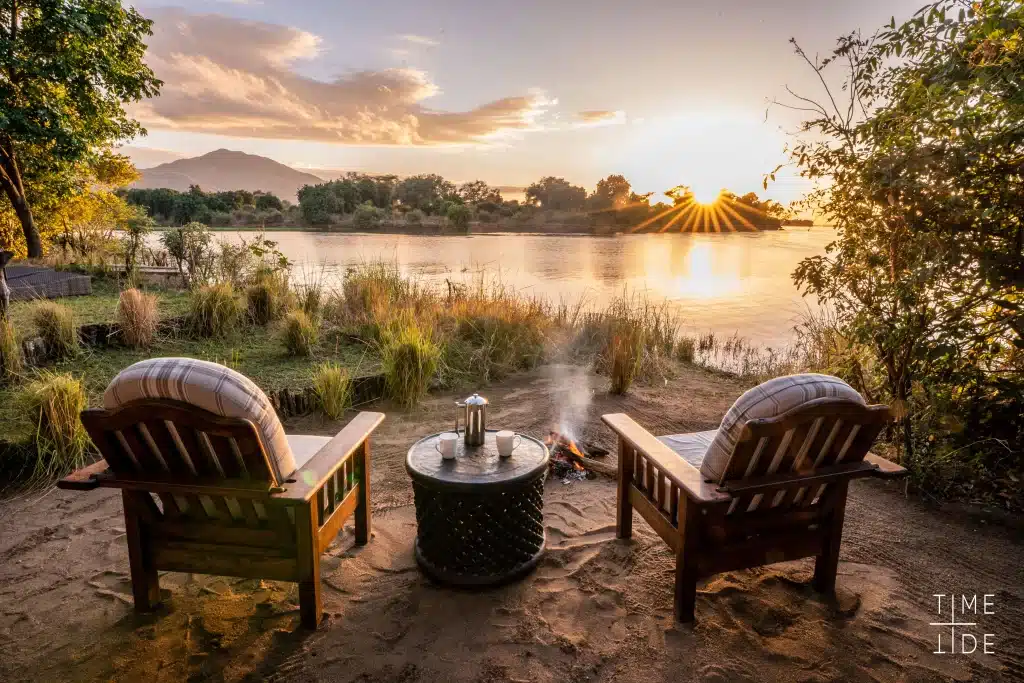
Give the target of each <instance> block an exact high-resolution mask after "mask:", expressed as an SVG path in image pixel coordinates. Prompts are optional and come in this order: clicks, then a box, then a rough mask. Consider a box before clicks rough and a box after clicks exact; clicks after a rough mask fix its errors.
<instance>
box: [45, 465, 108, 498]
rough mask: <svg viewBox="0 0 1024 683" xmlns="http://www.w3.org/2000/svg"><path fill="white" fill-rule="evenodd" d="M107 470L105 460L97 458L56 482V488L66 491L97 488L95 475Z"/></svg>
mask: <svg viewBox="0 0 1024 683" xmlns="http://www.w3.org/2000/svg"><path fill="white" fill-rule="evenodd" d="M106 471H107V461H106V460H97V461H96V462H94V463H93V464H91V465H88V466H86V467H83V468H82V469H80V470H77V471H75V472H72V473H71V474H69V475H68V476H66V477H64V478H63V479H61V480H60V481H58V482H57V488H59V489H65V490H68V491H92V490H93V489H95V488H99V485H100V482H99V480H97V478H96V477H97V476H98V475H100V474H103V473H104V472H106Z"/></svg>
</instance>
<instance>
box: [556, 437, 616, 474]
mask: <svg viewBox="0 0 1024 683" xmlns="http://www.w3.org/2000/svg"><path fill="white" fill-rule="evenodd" d="M544 443H545V444H546V445H547V447H548V450H549V451H550V452H551V463H550V467H551V473H552V474H554V475H555V476H556V477H558V478H560V479H563V480H566V481H571V480H573V479H577V480H578V479H583V478H588V479H593V478H594V476H595V473H596V474H605V475H608V476H615V468H613V467H612V466H610V465H606V464H605V463H603V462H599V461H597V460H596V458H604V456H606V455H608V450H607V449H605V448H601V447H600V446H597V445H596V444H592V443H586V442H582V441H581V442H576V441H575V440H574V439H573V438H571V437H569V436H567V435H566V434H563V433H561V432H559V431H557V430H552V431H551V432H549V433H548V435H547V436H546V437H545V438H544Z"/></svg>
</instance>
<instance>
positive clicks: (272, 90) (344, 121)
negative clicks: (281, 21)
mask: <svg viewBox="0 0 1024 683" xmlns="http://www.w3.org/2000/svg"><path fill="white" fill-rule="evenodd" d="M152 18H153V19H154V27H153V29H154V35H153V38H152V39H151V40H150V44H149V51H148V53H147V61H148V63H149V65H150V66H151V67H152V68H153V70H154V71H155V72H156V74H157V76H158V77H160V78H161V79H162V80H163V81H164V86H163V88H161V94H160V96H159V97H156V98H153V99H150V100H147V101H145V102H142V103H140V104H138V105H135V107H134V108H133V110H132V113H133V114H134V115H135V116H136V117H137V118H138V119H139V120H140V121H142V123H143V124H144V125H146V126H148V127H150V128H162V129H169V130H180V131H190V132H201V133H213V134H218V135H230V136H236V137H256V138H271V139H291V140H313V141H321V142H332V143H339V144H352V145H366V144H380V145H438V144H458V143H472V142H479V141H483V140H486V139H488V138H492V137H495V136H499V135H502V134H507V133H510V132H514V131H524V130H530V129H532V128H535V121H536V119H537V118H538V117H539V116H540V115H541V114H542V113H543V112H544V111H545V109H546V108H547V107H549V106H550V105H551V102H550V101H549V100H548V99H547V98H546V97H545V96H544V95H543V94H542V93H539V92H531V93H527V94H523V95H518V96H512V97H504V98H501V99H499V100H495V101H493V102H488V103H485V104H481V105H479V106H477V107H475V108H473V109H470V110H468V111H462V112H457V111H456V112H453V111H439V110H436V109H431V108H429V107H427V106H425V105H424V101H425V100H427V99H429V98H430V97H432V96H434V95H436V94H437V93H438V92H439V88H438V86H437V85H436V84H435V83H434V82H433V80H431V78H430V76H429V75H428V74H427V73H425V72H423V71H419V70H416V69H408V68H395V69H384V70H379V71H370V70H366V71H354V72H351V73H347V74H345V75H343V76H341V77H339V78H337V79H335V80H333V81H320V80H316V79H313V78H309V77H307V76H304V75H302V74H301V73H299V72H298V71H296V69H295V67H296V64H297V63H301V62H302V61H305V60H310V59H313V58H315V57H317V56H318V55H320V54H321V51H322V50H323V49H324V47H323V45H322V41H321V40H320V38H319V37H318V36H316V35H313V34H312V33H308V32H306V31H302V30H300V29H297V28H292V27H287V26H280V25H276V24H267V23H263V22H257V21H247V20H242V19H236V18H232V17H226V16H222V15H216V14H206V15H196V14H191V13H188V12H186V11H185V10H182V9H177V8H175V9H164V10H157V11H156V12H154V13H153V16H152ZM417 38H419V37H417ZM424 40H427V39H424Z"/></svg>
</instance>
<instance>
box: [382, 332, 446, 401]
mask: <svg viewBox="0 0 1024 683" xmlns="http://www.w3.org/2000/svg"><path fill="white" fill-rule="evenodd" d="M380 355H381V362H382V365H383V367H384V377H385V390H386V391H387V395H388V398H390V399H391V400H392V401H394V402H395V403H398V404H399V405H401V406H402V407H404V408H411V407H413V406H415V405H416V404H417V403H418V402H419V401H420V399H421V398H423V396H424V395H426V393H427V388H428V387H429V386H430V380H431V379H432V378H433V377H434V373H435V372H436V371H437V365H438V361H439V360H440V357H441V349H440V347H439V346H438V345H437V343H436V342H435V341H434V339H433V335H432V333H431V331H430V330H429V329H428V328H424V327H421V326H420V325H419V323H417V322H416V321H414V320H412V319H407V320H405V321H403V322H400V323H397V324H395V325H393V326H391V327H389V328H386V329H385V330H383V334H382V339H381V342H380Z"/></svg>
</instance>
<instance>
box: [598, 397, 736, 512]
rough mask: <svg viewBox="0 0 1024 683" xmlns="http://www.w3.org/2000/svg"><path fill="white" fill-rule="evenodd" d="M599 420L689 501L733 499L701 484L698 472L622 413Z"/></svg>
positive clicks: (716, 486) (706, 483)
mask: <svg viewBox="0 0 1024 683" xmlns="http://www.w3.org/2000/svg"><path fill="white" fill-rule="evenodd" d="M601 419H602V420H603V421H604V423H605V424H606V425H608V426H609V427H611V429H612V431H613V432H615V433H616V434H618V435H619V438H620V439H622V440H623V441H625V442H626V443H628V444H629V445H631V446H632V447H633V448H635V449H636V450H637V451H639V452H640V453H641V454H642V455H643V456H644V457H645V458H647V459H648V460H650V461H651V462H652V463H653V464H654V466H655V468H657V469H658V470H659V471H660V472H662V473H664V475H665V476H666V477H667V478H668V479H669V480H670V481H671V482H672V483H673V484H675V485H676V486H678V487H679V489H680V490H681V491H682V492H683V493H685V494H686V496H687V497H688V498H690V499H691V500H693V501H694V502H696V503H698V504H708V503H726V502H728V501H730V500H732V496H730V495H729V494H728V493H723V492H721V491H719V490H718V485H717V484H715V483H714V482H706V481H704V476H703V475H702V474H701V473H700V471H699V470H698V469H697V468H696V467H694V466H693V465H691V464H690V463H688V462H686V461H685V460H683V459H682V457H680V456H679V455H678V454H677V453H676V452H675V451H673V450H672V449H671V448H669V447H668V446H666V445H665V444H663V443H662V442H660V441H658V439H657V438H656V437H655V436H654V435H653V434H651V433H650V432H648V431H647V430H646V429H644V428H643V427H641V426H640V425H638V424H637V423H636V422H635V421H634V420H633V418H631V417H630V416H629V415H626V414H624V413H612V414H610V415H602V416H601Z"/></svg>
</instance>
